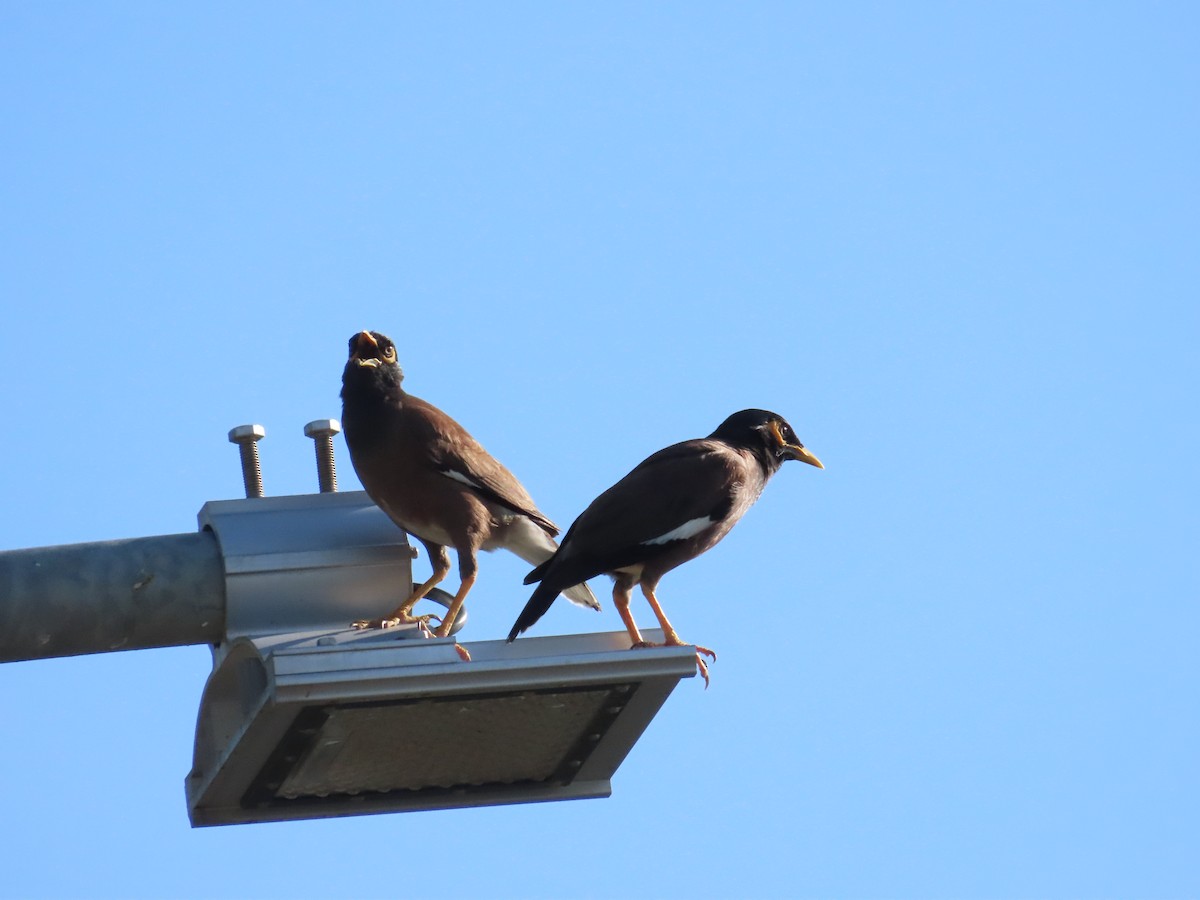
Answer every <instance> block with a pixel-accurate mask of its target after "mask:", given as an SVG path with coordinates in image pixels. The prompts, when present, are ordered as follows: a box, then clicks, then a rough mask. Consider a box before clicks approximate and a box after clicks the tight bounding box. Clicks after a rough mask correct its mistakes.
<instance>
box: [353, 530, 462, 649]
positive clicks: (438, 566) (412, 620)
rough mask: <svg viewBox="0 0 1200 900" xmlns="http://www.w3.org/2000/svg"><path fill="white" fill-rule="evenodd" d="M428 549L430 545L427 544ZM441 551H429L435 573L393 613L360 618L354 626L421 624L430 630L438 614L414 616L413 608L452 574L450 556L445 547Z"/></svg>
mask: <svg viewBox="0 0 1200 900" xmlns="http://www.w3.org/2000/svg"><path fill="white" fill-rule="evenodd" d="M425 549H426V550H427V551H428V550H429V549H430V548H429V545H428V544H427V545H426V546H425ZM438 549H439V550H440V551H441V552H436V553H435V552H431V553H429V561H430V562H431V563H433V574H432V575H430V576H429V580H428V581H426V582H425V583H423V584H421V585H420V586H419V587H418V588H417V589H416V590H415V591H413V592H412V593H411V594H410V595H409V597H408V599H407V600H405V601H404V602H403V603H401V604H400V605H399V606H397V607H396V608H395V609H394V610H392V612H391V615H388V616H384V617H383V618H382V619H359V620H358V621H357V622H353V623H351V627H352V628H395V627H396V626H397V625H413V624H416V625H419V626H420V628H421V630H422V631H425V632H428V631H429V621H430V620H431V619H436V618H437V616H436V615H434V614H433V613H429V614H428V615H423V616H414V615H413V614H412V608H413V607H414V606H415V605H416V604H417V601H418V600H421V599H422V598H424V597H425V595H426V594H428V593H429V592H430V591H432V590H433V589H434V588H435V587H437V585H438V584H440V583H441V582H442V581H443V579H445V577H446V576H447V575H449V574H450V557H449V556H447V555H446V550H445V548H441V547H439V548H438Z"/></svg>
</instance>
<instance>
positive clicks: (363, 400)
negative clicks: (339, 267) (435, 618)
mask: <svg viewBox="0 0 1200 900" xmlns="http://www.w3.org/2000/svg"><path fill="white" fill-rule="evenodd" d="M403 379H404V373H403V372H402V371H401V369H400V366H399V364H398V363H397V362H396V345H395V344H393V343H392V341H391V340H390V339H388V338H387V337H385V336H384V335H382V334H380V333H379V332H377V331H363V332H360V333H359V334H356V335H354V336H353V337H352V338H350V359H349V360H348V361H347V362H346V368H345V369H344V370H343V372H342V428H343V429H344V433H345V435H346V446H347V447H349V448H350V459H351V461H352V462H353V463H354V471H355V472H356V473H358V479H359V481H361V482H362V486H363V488H365V489H366V492H367V495H368V496H370V498H371V499H372V500H374V501H375V503H376V504H378V506H379V508H380V509H382V510H383V511H384V512H385V513H387V515H388V516H389V517H390V518H391V520H392V521H393V522H395V523H396V524H397V525H399V526H400V527H401V528H403V529H404V530H405V531H407V532H408V533H409V534H411V535H413V536H414V537H415V538H416V539H417V540H419V541H420V542H421V543H422V544H423V545H424V547H425V551H426V552H427V553H428V554H429V561H430V563H431V564H432V565H433V574H432V576H431V577H430V578H429V580H428V581H426V582H425V583H424V584H422V585H420V586H419V587H417V588H416V589H415V590H411V593H409V591H410V586H406V587H405V591H406V593H405V597H406V599H405V600H404V602H403V603H401V604H400V605H399V606H398V607H396V609H395V610H394V611H393V612H392V613H391V614H390V615H388V616H387V617H385V618H384V619H381V620H378V621H363V622H356V623H354V624H355V626H356V627H360V628H365V627H370V626H378V627H381V628H387V627H389V626H392V625H398V624H400V623H402V622H405V623H411V622H420V623H422V624H424V623H425V622H428V621H429V619H430V618H431V617H430V616H413V614H412V608H413V605H414V604H415V603H416V602H417V601H418V600H420V599H421V598H422V597H424V596H425V595H426V594H427V593H429V591H430V590H431V589H432V588H433V587H434V585H436V584H437V583H438V582H440V581H441V580H442V579H443V578H445V577H446V575H447V573H448V572H449V571H450V558H449V556H448V554H447V553H446V547H453V548H454V549H455V550H456V551H457V552H458V571H459V576H460V578H461V584H460V585H459V588H458V593H457V594H455V595H454V600H453V602H452V603H451V605H450V608H449V609H448V610H447V611H446V614H445V615H444V616H443V617H442V621H441V625H440V626H439V627H438V629H437V631H436V634H437V635H438V636H439V637H445V636H446V635H447V634H448V633H449V631H450V626H451V625H452V624H453V622H454V617H455V616H456V615H457V614H458V610H459V608H460V607H461V606H462V603H463V600H464V598H465V597H466V596H467V593H468V592H469V591H470V590H471V586H472V585H473V584H474V583H475V573H476V568H477V564H476V559H475V554H476V553H477V552H478V551H479V550H495V549H496V548H497V547H503V548H505V549H506V550H511V551H512V552H513V553H515V554H516V555H517V556H519V557H520V558H521V559H523V560H525V561H526V562H528V563H530V564H531V565H536V564H538V563H542V562H544V561H545V560H547V559H549V557H550V556H551V554H553V553H554V551H555V549H556V548H557V546H558V545H557V544H556V543H555V542H554V536H555V535H556V534H558V528H557V527H556V526H555V525H554V523H553V522H551V521H550V520H549V519H548V518H546V516H545V515H543V514H542V512H541V511H540V510H539V509H538V508H537V506H536V505H535V504H534V502H533V499H532V498H531V497H530V496H529V494H528V492H526V490H525V488H523V487H522V486H521V483H520V482H519V481H517V479H516V478H515V477H514V476H513V474H512V472H510V471H508V469H506V468H505V467H504V466H502V465H501V464H500V463H499V462H497V461H496V460H495V459H494V458H493V457H492V456H491V455H490V454H489V453H488V452H487V451H486V450H484V449H483V447H482V446H480V445H479V443H478V442H477V441H476V440H475V439H474V438H473V437H471V435H469V434H468V433H467V431H466V429H464V428H463V427H462V426H461V425H459V424H458V423H457V422H456V421H454V419H452V418H450V417H449V416H448V415H446V414H445V413H444V412H442V411H441V410H440V409H438V408H437V407H436V406H432V405H431V404H429V403H426V402H425V401H424V400H421V399H419V398H417V397H414V396H412V395H411V394H407V393H405V392H404V389H403V388H402V387H401V386H400V383H401V381H403ZM583 580H584V579H582V578H581V579H576V580H575V581H573V582H572V583H571V584H569V585H567V587H568V588H569V590H568V591H567V596H568V598H570V599H571V600H572V601H573V602H575V603H578V604H580V605H582V606H590V607H591V608H592V609H599V608H600V603H599V602H598V601H597V600H596V598H595V596H594V595H593V594H592V592H591V590H589V589H588V586H587V585H586V584H581V583H580V582H582V581H583ZM460 653H462V654H463V655H464V658H469V657H466V656H465V654H466V651H465V650H461V649H460Z"/></svg>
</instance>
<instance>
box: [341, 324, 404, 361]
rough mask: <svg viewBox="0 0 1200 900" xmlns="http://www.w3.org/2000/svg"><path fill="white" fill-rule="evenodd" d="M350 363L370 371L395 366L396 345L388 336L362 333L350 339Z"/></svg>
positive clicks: (376, 332)
mask: <svg viewBox="0 0 1200 900" xmlns="http://www.w3.org/2000/svg"><path fill="white" fill-rule="evenodd" d="M350 362H351V363H353V364H354V365H357V366H362V367H366V368H368V369H374V368H376V367H378V366H395V365H396V345H395V344H393V343H392V339H391V338H390V337H388V336H387V335H386V334H380V333H379V332H378V331H360V332H359V333H358V334H356V335H354V336H352V337H351V338H350ZM397 368H398V367H397Z"/></svg>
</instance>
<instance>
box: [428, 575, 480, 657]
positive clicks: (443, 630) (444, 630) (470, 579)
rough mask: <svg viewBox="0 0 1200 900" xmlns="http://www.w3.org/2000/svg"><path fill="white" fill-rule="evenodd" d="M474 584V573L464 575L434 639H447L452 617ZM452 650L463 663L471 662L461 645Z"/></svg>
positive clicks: (452, 622) (468, 654) (452, 620)
mask: <svg viewBox="0 0 1200 900" xmlns="http://www.w3.org/2000/svg"><path fill="white" fill-rule="evenodd" d="M474 584H475V573H474V572H471V573H470V574H469V575H464V576H463V580H462V584H460V585H459V586H458V593H457V594H455V595H454V599H453V600H452V601H450V608H449V609H447V610H446V614H445V615H444V616H442V624H441V625H439V626H438V627H437V631H435V632H434V636H435V637H449V635H450V626H452V625H453V624H454V617H455V616H457V615H458V611H459V610H460V609H462V605H463V601H464V600H466V599H467V594H469V593H470V592H471V587H472V585H474ZM454 649H455V650H456V651H457V652H458V655H459V656H461V657H462V660H463V662H470V661H471V654H470V653H468V652H467V648H466V647H464V646H462V645H461V644H457V643H456V644H455V645H454Z"/></svg>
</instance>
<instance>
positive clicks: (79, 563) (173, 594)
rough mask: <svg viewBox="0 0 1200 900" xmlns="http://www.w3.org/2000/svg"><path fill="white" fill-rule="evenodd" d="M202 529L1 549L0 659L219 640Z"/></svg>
mask: <svg viewBox="0 0 1200 900" xmlns="http://www.w3.org/2000/svg"><path fill="white" fill-rule="evenodd" d="M224 632H225V572H224V565H223V563H222V560H221V551H220V548H219V547H218V546H217V540H216V538H215V537H214V536H213V535H212V534H211V533H209V532H205V531H201V532H196V533H192V534H170V535H161V536H158V537H146V538H133V539H130V540H122V541H101V542H97V543H93V544H69V545H65V546H59V547H35V548H33V549H29V550H10V551H5V552H0V662H14V661H16V660H22V659H45V658H48V657H55V656H76V655H78V654H81V653H105V652H108V651H110V650H145V649H148V648H150V647H178V646H182V645H185V644H206V643H214V642H217V641H220V640H221V639H222V638H223V636H224Z"/></svg>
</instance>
